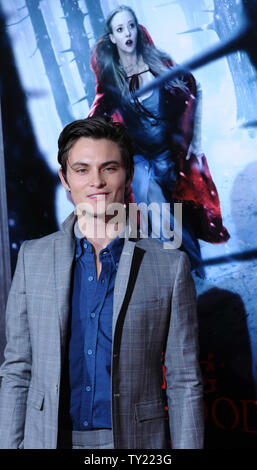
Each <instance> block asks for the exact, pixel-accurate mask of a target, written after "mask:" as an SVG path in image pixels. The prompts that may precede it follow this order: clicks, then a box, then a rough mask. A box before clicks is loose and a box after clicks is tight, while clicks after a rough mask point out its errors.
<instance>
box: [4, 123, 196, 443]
mask: <svg viewBox="0 0 257 470" xmlns="http://www.w3.org/2000/svg"><path fill="white" fill-rule="evenodd" d="M58 143H59V154H58V161H59V163H60V165H61V169H60V178H61V182H62V184H63V186H64V187H65V188H66V189H67V190H68V191H70V193H71V198H72V200H73V202H74V204H75V206H76V211H75V212H76V215H77V217H76V216H75V215H74V214H71V215H70V216H69V217H68V219H66V221H65V222H64V223H63V225H62V229H61V230H60V231H59V232H56V233H54V234H52V235H49V236H47V237H44V238H42V239H39V240H31V241H27V242H25V243H23V245H22V247H21V249H20V252H19V258H18V262H17V268H16V272H15V275H14V279H13V283H12V287H11V290H10V294H9V300H8V305H7V313H6V322H7V346H6V351H5V362H4V364H3V365H2V367H1V370H0V375H1V376H2V377H3V379H2V386H1V392H0V446H1V448H23V447H24V448H38V449H39V448H40V449H47V448H57V447H60V448H67V447H70V448H71V447H72V448H91V449H95V448H104V449H107V448H117V449H121V448H127V449H154V448H155V449H164V448H169V447H170V440H171V441H172V447H173V448H201V447H202V446H203V406H202V385H201V374H200V369H199V364H198V339H197V315H196V302H195V290H194V285H193V281H192V278H191V275H190V266H189V261H188V258H187V256H186V255H185V254H184V253H182V252H181V251H178V250H167V249H166V250H165V249H164V248H163V246H162V244H161V243H160V242H159V241H156V240H153V239H145V238H141V239H140V238H138V239H135V238H134V239H133V240H132V239H129V238H128V237H127V238H125V239H124V234H125V233H126V229H125V227H124V224H122V221H121V223H120V224H119V223H118V222H117V219H115V218H114V216H113V212H112V211H110V210H109V208H110V206H112V205H113V204H119V205H121V207H123V205H124V202H125V199H124V197H125V193H126V189H127V188H128V187H129V185H130V182H131V179H132V176H133V153H132V146H131V142H130V139H129V136H128V135H127V132H126V129H125V128H124V126H123V125H121V124H117V123H113V122H112V121H111V120H110V119H107V118H106V119H105V118H88V119H85V120H79V121H75V122H73V123H71V124H69V125H68V126H66V128H65V129H64V130H63V131H62V133H61V135H60V138H59V142H58ZM116 207H119V206H116ZM85 213H86V217H84V216H85ZM110 214H111V215H110ZM112 222H113V224H112ZM107 226H108V230H107ZM105 229H106V230H105ZM99 233H100V234H101V236H99ZM163 365H164V366H165V381H166V384H165V385H166V387H165V388H164V387H163ZM167 405H168V411H167ZM167 418H168V419H167Z"/></svg>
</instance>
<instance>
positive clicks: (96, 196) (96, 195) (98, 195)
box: [87, 193, 109, 199]
mask: <svg viewBox="0 0 257 470" xmlns="http://www.w3.org/2000/svg"><path fill="white" fill-rule="evenodd" d="M108 194H109V193H93V194H88V195H87V197H88V198H89V199H104V198H105V197H106V196H108Z"/></svg>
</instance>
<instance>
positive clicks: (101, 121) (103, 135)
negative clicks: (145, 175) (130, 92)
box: [58, 116, 134, 181]
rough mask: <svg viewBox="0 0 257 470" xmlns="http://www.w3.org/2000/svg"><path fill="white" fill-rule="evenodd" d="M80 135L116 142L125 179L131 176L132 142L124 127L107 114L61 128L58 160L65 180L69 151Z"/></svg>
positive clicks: (74, 122) (80, 120)
mask: <svg viewBox="0 0 257 470" xmlns="http://www.w3.org/2000/svg"><path fill="white" fill-rule="evenodd" d="M80 137H89V138H91V139H96V140H98V139H109V140H112V141H113V142H116V143H117V145H118V147H119V149H120V153H121V157H122V160H123V164H124V167H125V170H126V181H128V180H129V179H130V178H131V177H132V176H133V170H134V163H133V154H134V152H133V144H132V140H131V139H130V137H129V135H128V131H127V129H126V127H125V126H124V125H123V124H121V123H119V122H114V121H113V120H112V118H110V117H108V116H101V117H100V116H98V117H94V116H92V117H88V118H86V119H78V120H77V121H73V122H71V123H70V124H68V125H67V126H66V127H65V128H64V129H63V130H62V132H61V134H60V136H59V139H58V162H59V163H60V165H61V168H62V174H63V176H64V178H65V180H66V181H67V178H66V174H67V161H68V157H69V151H70V149H71V147H72V145H73V144H74V143H75V142H76V141H77V140H78V139H80Z"/></svg>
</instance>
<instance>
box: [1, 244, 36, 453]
mask: <svg viewBox="0 0 257 470" xmlns="http://www.w3.org/2000/svg"><path fill="white" fill-rule="evenodd" d="M25 245H26V242H24V243H23V244H22V246H21V248H20V251H19V255H18V261H17V265H16V270H15V274H14V277H13V281H12V285H11V289H10V292H9V296H8V302H7V309H6V340H7V344H6V348H5V353H4V354H5V361H4V363H3V364H2V366H1V368H0V377H2V383H1V389H0V448H2V449H17V448H21V447H22V445H23V444H22V442H23V434H24V423H25V415H26V403H27V392H28V387H29V383H30V375H31V362H32V361H31V358H32V354H31V345H30V336H29V327H28V318H27V309H26V286H25V275H24V250H25Z"/></svg>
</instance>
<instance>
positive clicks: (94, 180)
mask: <svg viewBox="0 0 257 470" xmlns="http://www.w3.org/2000/svg"><path fill="white" fill-rule="evenodd" d="M104 185H105V179H104V175H103V173H102V172H101V171H98V170H96V171H94V172H93V173H92V175H91V181H90V186H94V187H95V188H101V187H102V186H104Z"/></svg>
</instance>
